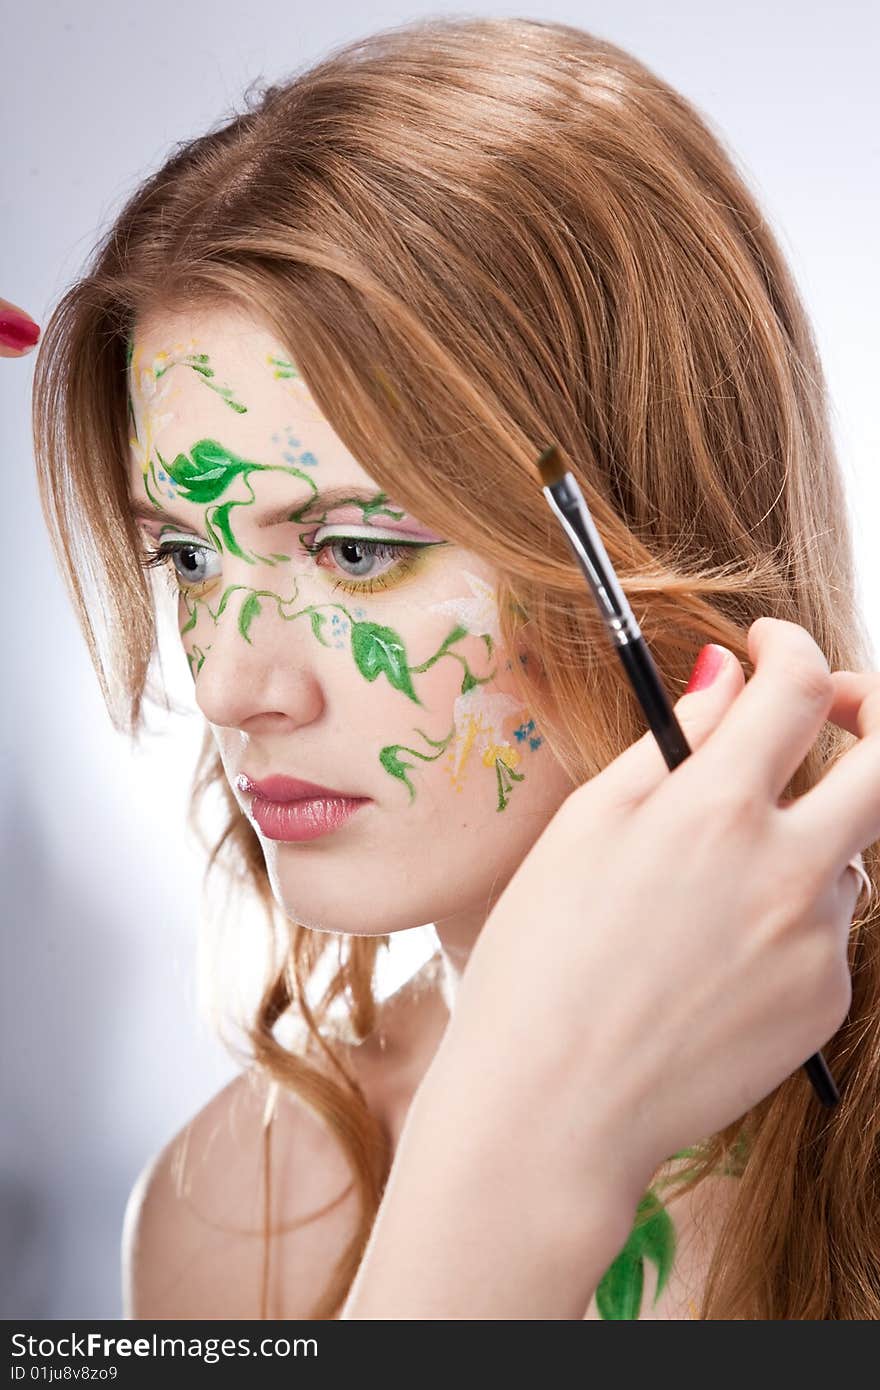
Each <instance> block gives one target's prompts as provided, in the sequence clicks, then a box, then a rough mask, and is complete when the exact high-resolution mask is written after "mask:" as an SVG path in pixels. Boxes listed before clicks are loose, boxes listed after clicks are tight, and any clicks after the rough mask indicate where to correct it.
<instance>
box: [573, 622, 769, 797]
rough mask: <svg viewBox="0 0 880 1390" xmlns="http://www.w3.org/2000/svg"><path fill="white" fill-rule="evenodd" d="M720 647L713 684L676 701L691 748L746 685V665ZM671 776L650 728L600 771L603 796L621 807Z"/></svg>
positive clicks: (678, 713)
mask: <svg viewBox="0 0 880 1390" xmlns="http://www.w3.org/2000/svg"><path fill="white" fill-rule="evenodd" d="M714 645H716V646H717V645H718V644H717V643H715V644H714ZM721 650H722V651H723V652H724V653H725V661H724V665H723V666H722V667H721V670H720V671H719V672H718V674H717V675H716V677H715V679H714V680H713V682H712V684H711V685H709V686H707V687H706V688H705V689H704V690H694V691H692V692H691V693H690V694H688V695H682V696H681V697H680V698H679V700H678V701H677V702H676V704H675V717H676V719H677V720H678V722H679V723H680V724H681V727H682V731H683V733H684V735H685V738H686V739H687V742H688V746H689V747H690V749H691V751H694V750H695V749H696V748H699V747H700V746H701V744H703V743H705V741H706V739H707V738H708V737H709V735H710V734H711V732H712V730H713V729H714V728H715V727H716V725H717V724H718V722H719V720H721V719H722V718H723V717H724V715H725V714H726V712H727V710H728V709H729V708H730V706H731V705H732V704H733V702H734V701H735V700H736V698H737V696H738V695H739V694H740V692H741V691H742V688H743V686H744V685H745V675H744V673H743V668H742V666H741V665H740V663H739V662H738V661H737V659H736V657H735V656H734V655H733V653H732V652H730V651H728V650H727V648H726V647H722V648H721ZM668 775H669V768H668V767H667V765H666V759H665V758H664V757H663V754H662V753H661V751H660V745H659V744H658V742H657V740H656V738H655V737H654V734H653V733H652V732H651V731H650V730H649V731H648V732H647V733H646V734H643V735H642V737H641V738H640V739H638V741H637V742H636V743H633V744H631V745H630V747H629V748H627V749H626V750H625V751H624V752H623V753H621V754H620V756H619V757H617V758H615V759H614V761H613V762H612V763H609V764H608V766H607V767H606V768H605V769H604V770H603V771H602V772H601V773H600V774H599V777H600V778H601V782H602V796H603V797H605V796H608V797H609V798H610V800H611V801H612V802H613V804H614V805H616V806H618V807H620V809H624V808H626V807H629V808H633V807H635V806H637V805H639V803H640V802H641V801H643V800H644V799H645V797H646V796H649V795H650V793H651V792H652V791H653V790H654V788H655V787H656V786H657V785H658V784H659V783H660V782H662V781H663V780H664V779H665V778H666V777H668ZM596 782H598V778H595V777H594V778H593V779H592V783H596ZM592 783H590V784H589V785H592Z"/></svg>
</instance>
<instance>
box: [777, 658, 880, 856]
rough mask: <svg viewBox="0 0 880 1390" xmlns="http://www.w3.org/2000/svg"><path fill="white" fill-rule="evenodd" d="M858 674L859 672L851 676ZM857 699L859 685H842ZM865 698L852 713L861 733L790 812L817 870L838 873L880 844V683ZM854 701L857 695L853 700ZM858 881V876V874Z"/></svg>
mask: <svg viewBox="0 0 880 1390" xmlns="http://www.w3.org/2000/svg"><path fill="white" fill-rule="evenodd" d="M848 674H854V673H848ZM840 684H841V687H842V688H843V689H844V690H845V691H846V692H847V694H848V695H853V692H854V691H855V690H856V688H857V687H856V682H840ZM859 688H860V689H861V691H862V696H861V699H860V700H859V701H858V705H857V707H856V708H855V709H854V710H849V711H848V710H847V708H846V702H845V700H844V707H843V709H842V710H841V713H842V714H851V716H852V722H853V724H854V726H855V728H856V730H857V731H858V732H859V734H860V738H859V741H858V743H854V744H853V745H852V747H851V748H848V749H847V750H846V752H845V753H843V754H842V755H841V756H840V757H839V758H838V759H837V761H836V762H835V763H834V765H833V766H832V767H831V768H829V770H828V771H827V772H826V773H825V775H824V776H823V777H822V778H821V779H820V780H819V781H818V782H817V783H816V785H815V787H811V788H810V790H809V791H808V792H804V794H803V796H799V797H797V798H795V800H794V801H792V802H789V804H788V806H787V807H786V817H787V818H789V823H790V824H791V826H792V828H793V829H794V830H795V832H796V833H798V834H802V835H803V836H804V837H805V839H806V842H807V843H808V844H809V846H810V850H809V853H810V857H811V863H812V864H813V866H814V867H815V868H816V869H817V870H819V871H820V872H821V871H823V870H824V871H826V872H831V873H833V872H834V871H835V869H837V868H838V867H841V866H843V865H844V864H845V863H846V861H847V860H848V859H852V858H853V856H854V855H856V854H858V853H859V852H860V851H861V850H863V849H866V848H867V846H868V845H871V844H873V843H874V842H875V840H878V839H880V681H878V680H877V679H876V678H875V679H873V680H871V681H868V682H864V683H862V684H861V686H860V687H859ZM853 698H855V696H854V695H853ZM853 877H855V875H853Z"/></svg>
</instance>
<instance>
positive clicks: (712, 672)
mask: <svg viewBox="0 0 880 1390" xmlns="http://www.w3.org/2000/svg"><path fill="white" fill-rule="evenodd" d="M726 655H727V652H726V651H725V649H724V648H723V647H719V646H716V644H715V643H714V642H708V643H707V644H706V646H705V647H702V648H701V650H700V654H699V656H698V657H697V659H696V661H695V662H694V669H693V671H691V678H690V680H689V681H688V683H687V688H686V689H685V692H684V693H685V695H690V693H691V691H692V690H705V689H706V687H707V686H709V685H711V684H712V682H713V681H714V679H715V677H716V676H717V675H718V672H719V671H720V670H721V667H722V666H723V665H724V658H725V657H726Z"/></svg>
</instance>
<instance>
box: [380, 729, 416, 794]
mask: <svg viewBox="0 0 880 1390" xmlns="http://www.w3.org/2000/svg"><path fill="white" fill-rule="evenodd" d="M402 747H403V745H402V744H400V743H391V744H389V745H388V747H387V748H383V749H382V751H381V753H380V754H379V761H380V763H381V764H382V766H383V767H384V769H385V771H386V772H390V773H391V776H392V777H396V778H398V780H399V781H401V782H405V783H406V786H407V789H408V791H409V799H410V801H412V799H413V797H414V796H415V794H416V789H415V787H414V786H413V784H412V782H411V781H410V780H409V778H408V777H407V775H406V774H407V772H409V771H411V769H412V768H413V766H414V764H413V763H405V762H403V760H402V759H401V757H400V752H401V749H402Z"/></svg>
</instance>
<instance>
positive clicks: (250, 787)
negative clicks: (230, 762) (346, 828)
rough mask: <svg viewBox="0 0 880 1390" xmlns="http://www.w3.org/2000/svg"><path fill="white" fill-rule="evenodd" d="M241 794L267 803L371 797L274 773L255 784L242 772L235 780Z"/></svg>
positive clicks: (360, 799)
mask: <svg viewBox="0 0 880 1390" xmlns="http://www.w3.org/2000/svg"><path fill="white" fill-rule="evenodd" d="M235 782H236V786H237V787H238V790H239V791H240V792H244V793H245V794H246V795H254V796H261V797H263V798H265V800H266V801H274V802H286V801H302V800H305V799H306V798H310V797H342V798H345V799H348V800H353V801H369V800H370V799H371V798H370V797H360V796H354V795H353V794H352V793H351V792H340V791H336V790H334V788H333V787H322V786H319V784H318V783H317V782H304V781H303V780H302V779H301V778H299V777H283V776H281V774H280V773H273V775H272V776H271V777H264V778H263V780H262V781H261V782H254V781H253V780H252V779H251V778H250V777H249V776H248V775H247V773H246V772H240V773H239V775H238V776H237V777H236V779H235Z"/></svg>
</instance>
